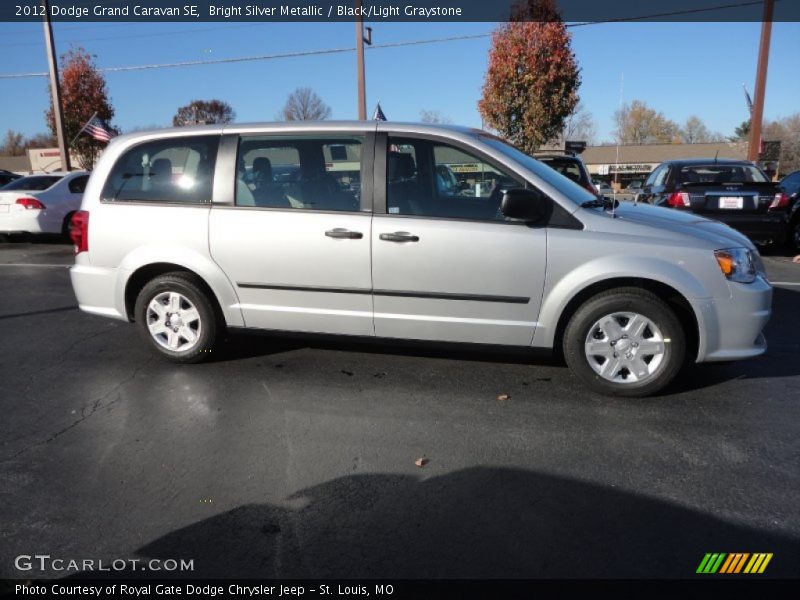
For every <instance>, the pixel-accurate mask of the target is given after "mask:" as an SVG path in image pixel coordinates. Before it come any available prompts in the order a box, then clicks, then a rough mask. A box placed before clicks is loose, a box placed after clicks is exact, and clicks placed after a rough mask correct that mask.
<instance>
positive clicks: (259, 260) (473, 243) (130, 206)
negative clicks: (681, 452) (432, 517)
mask: <svg viewBox="0 0 800 600" xmlns="http://www.w3.org/2000/svg"><path fill="white" fill-rule="evenodd" d="M442 173H447V174H448V177H447V178H445V177H444V176H443V175H442ZM451 173H452V175H453V176H454V177H455V181H451V180H452V179H453V177H450V176H449V174H451ZM445 179H447V181H446V180H445ZM72 237H73V241H74V243H75V245H76V252H77V255H76V259H75V266H74V267H72V270H71V275H72V283H73V286H74V289H75V293H76V295H77V297H78V302H79V304H80V307H81V308H82V309H83V310H85V311H87V312H90V313H95V314H100V315H105V316H109V317H113V318H117V319H124V320H129V321H135V322H136V324H137V326H138V328H139V330H140V331H141V333H142V335H143V336H144V338H145V340H146V341H147V343H148V344H149V345H150V346H151V347H152V348H153V349H154V350H156V351H157V352H158V353H160V354H162V355H164V356H166V357H168V358H170V359H172V360H175V361H179V362H195V361H198V360H200V359H202V358H203V357H206V356H208V351H209V350H210V349H211V348H212V346H213V345H214V343H215V341H217V340H218V339H219V338H220V337H221V334H222V333H223V331H224V328H255V329H265V330H283V331H297V332H317V333H326V334H341V335H349V336H369V337H381V338H403V339H413V340H433V341H442V342H471V343H479V344H496V345H509V346H522V347H534V348H557V349H563V352H564V356H565V358H566V361H567V363H568V364H569V366H570V367H571V368H572V370H573V371H574V373H575V374H576V375H577V376H578V377H579V378H580V379H582V380H583V381H584V382H585V383H586V384H587V385H588V386H589V387H591V388H593V389H594V390H596V391H599V392H602V393H611V394H619V395H625V396H644V395H648V394H652V393H655V392H656V391H658V390H660V389H661V388H662V387H663V386H665V385H666V384H667V383H668V382H669V381H670V380H672V379H673V377H675V375H676V374H677V372H678V371H679V369H680V368H681V366H682V364H683V363H684V361H685V359H691V360H695V361H697V362H708V361H723V360H724V361H728V360H734V359H742V358H748V357H752V356H757V355H759V354H762V353H763V352H764V351H765V349H766V343H765V340H764V337H763V336H762V334H761V330H762V328H763V327H764V325H765V324H766V322H767V319H768V318H769V315H770V306H771V297H772V288H771V286H770V284H769V283H768V282H767V280H766V278H765V275H764V270H763V266H762V263H761V259H760V257H759V255H758V252H757V251H756V249H755V247H754V246H753V245H752V243H751V242H750V241H749V240H747V239H746V238H745V237H744V236H742V235H741V234H739V233H737V232H735V231H734V230H732V229H730V228H728V227H726V226H725V225H722V224H721V223H718V222H715V221H710V220H707V219H704V218H701V217H697V216H695V215H692V214H684V213H680V212H677V211H671V210H667V209H663V208H657V207H654V206H649V205H641V204H640V205H632V204H629V205H625V204H622V205H620V206H618V207H617V208H616V209H615V210H612V207H611V206H609V205H604V204H603V201H602V200H600V199H598V198H597V197H595V196H593V195H592V194H591V193H589V192H588V191H586V190H585V189H583V188H581V187H580V186H578V185H577V184H575V183H573V182H572V181H570V180H569V179H567V178H565V177H563V176H561V175H560V174H558V173H557V172H556V171H554V170H552V169H551V168H549V167H547V166H546V165H543V164H541V163H539V162H537V161H536V160H534V159H533V158H531V157H529V156H527V155H525V154H523V153H522V152H520V151H518V150H516V149H514V148H513V147H511V146H509V145H507V144H505V143H504V142H502V141H501V140H499V139H498V138H496V137H494V136H492V135H490V134H487V133H485V132H482V131H477V130H472V129H466V128H459V127H441V126H428V125H415V124H408V125H404V124H397V123H384V122H379V123H375V122H338V123H337V122H325V123H309V122H306V123H281V124H259V125H238V124H236V125H225V126H201V127H189V128H181V129H173V130H166V131H156V132H149V133H135V134H131V135H125V136H121V137H118V138H116V139H115V140H114V141H113V142H112V143H111V144H110V145H109V147H108V149H107V150H106V151H105V153H104V154H103V156H102V158H101V159H100V161H99V163H98V165H97V167H96V168H95V170H94V173H93V174H92V176H91V179H90V181H89V185H88V187H87V188H86V192H85V195H84V199H83V205H82V210H81V211H80V212H78V213H77V214H76V215H75V217H74V219H73V223H72Z"/></svg>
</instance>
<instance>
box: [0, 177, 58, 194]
mask: <svg viewBox="0 0 800 600" xmlns="http://www.w3.org/2000/svg"><path fill="white" fill-rule="evenodd" d="M61 178H62V176H61V175H33V176H31V177H23V178H22V179H17V180H16V181H12V182H11V183H9V184H8V185H7V186H5V187H4V188H3V191H6V190H22V191H29V192H41V191H43V190H46V189H47V188H49V187H50V186H52V185H55V184H56V182H58V181H60V180H61Z"/></svg>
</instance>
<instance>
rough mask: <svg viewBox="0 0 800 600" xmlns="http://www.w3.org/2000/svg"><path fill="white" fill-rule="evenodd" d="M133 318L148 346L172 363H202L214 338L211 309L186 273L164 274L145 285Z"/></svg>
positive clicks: (214, 327)
mask: <svg viewBox="0 0 800 600" xmlns="http://www.w3.org/2000/svg"><path fill="white" fill-rule="evenodd" d="M134 315H135V319H136V325H137V328H138V329H139V333H140V334H141V336H142V337H143V338H144V340H145V341H146V342H147V344H148V346H150V348H151V349H152V350H154V351H155V352H156V353H157V354H159V355H161V356H163V357H166V358H167V359H169V360H171V361H173V362H179V363H196V362H200V361H202V360H204V359H205V358H207V357H208V356H209V355H210V353H211V350H212V348H213V346H214V343H215V341H216V338H217V330H218V323H217V317H216V314H215V311H214V306H213V305H212V303H211V300H210V299H209V298H208V296H207V295H206V293H205V292H204V291H203V290H202V288H201V287H200V286H199V285H198V282H197V279H196V278H195V277H194V276H192V275H189V274H186V273H181V272H176V273H167V274H165V275H160V276H159V277H156V278H154V279H152V280H151V281H149V282H148V283H147V284H145V286H144V287H143V288H142V291H141V292H139V295H138V296H137V297H136V305H135V307H134Z"/></svg>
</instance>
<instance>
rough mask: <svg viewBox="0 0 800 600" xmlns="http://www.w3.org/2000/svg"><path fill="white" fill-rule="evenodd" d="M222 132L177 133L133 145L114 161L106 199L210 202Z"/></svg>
mask: <svg viewBox="0 0 800 600" xmlns="http://www.w3.org/2000/svg"><path fill="white" fill-rule="evenodd" d="M218 146H219V136H200V137H178V138H168V139H165V140H159V141H155V142H146V143H144V144H139V145H138V146H134V147H133V148H131V149H130V150H128V151H127V152H125V154H123V155H122V156H121V157H120V159H119V160H118V161H117V164H115V165H114V168H113V169H112V171H111V175H110V176H109V178H108V181H107V183H106V186H105V188H104V189H103V199H104V200H110V201H138V202H180V203H199V202H211V195H212V190H213V187H214V167H215V163H216V159H217V148H218Z"/></svg>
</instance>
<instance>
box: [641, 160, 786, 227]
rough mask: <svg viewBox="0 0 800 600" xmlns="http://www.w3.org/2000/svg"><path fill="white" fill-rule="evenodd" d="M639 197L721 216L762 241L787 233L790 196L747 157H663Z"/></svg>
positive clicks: (717, 216) (723, 219) (713, 216)
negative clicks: (744, 158)
mask: <svg viewBox="0 0 800 600" xmlns="http://www.w3.org/2000/svg"><path fill="white" fill-rule="evenodd" d="M637 200H638V201H639V202H649V203H650V204H655V205H657V206H664V207H667V208H676V209H679V210H686V211H691V212H693V213H695V214H697V215H702V216H704V217H707V218H710V219H716V220H718V221H722V222H723V223H725V224H726V225H728V226H730V227H732V228H734V229H737V230H739V231H741V232H742V233H744V234H745V235H747V236H748V237H749V238H750V239H752V240H753V241H755V242H758V243H771V242H776V243H784V242H786V241H788V238H789V209H790V208H791V206H790V204H791V202H790V199H789V196H788V195H787V194H785V193H784V192H782V191H781V189H780V188H779V186H778V184H777V183H774V182H772V181H770V180H769V178H768V177H767V176H766V175H765V174H764V172H763V171H762V170H761V169H759V168H758V167H757V166H755V165H754V164H753V163H751V162H748V161H744V160H734V159H722V158H720V159H714V158H707V159H702V158H694V159H686V160H670V161H666V162H663V163H661V164H660V165H659V166H658V167H656V168H655V170H654V171H653V172H652V173H650V176H649V177H648V178H647V181H645V183H644V186H642V190H641V192H640V193H639V194H638V195H637Z"/></svg>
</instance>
